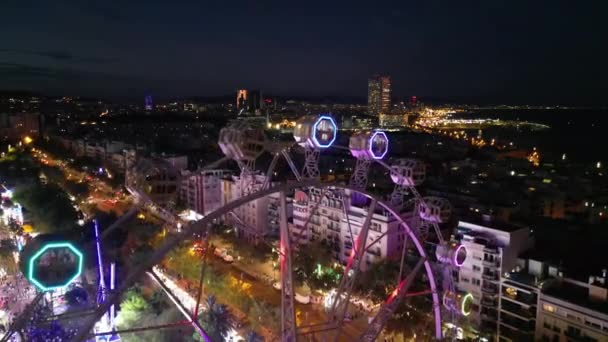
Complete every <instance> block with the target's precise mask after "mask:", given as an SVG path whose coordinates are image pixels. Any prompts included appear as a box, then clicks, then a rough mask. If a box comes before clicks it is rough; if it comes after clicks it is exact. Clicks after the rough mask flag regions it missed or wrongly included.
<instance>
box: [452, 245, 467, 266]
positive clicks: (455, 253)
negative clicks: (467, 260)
mask: <svg viewBox="0 0 608 342" xmlns="http://www.w3.org/2000/svg"><path fill="white" fill-rule="evenodd" d="M461 249H464V252H465V253H466V252H467V248H466V247H465V246H464V245H459V246H458V248H456V250H455V251H454V265H455V266H456V267H461V266H462V265H464V260H462V262H460V263H459V262H458V252H460V250H461Z"/></svg>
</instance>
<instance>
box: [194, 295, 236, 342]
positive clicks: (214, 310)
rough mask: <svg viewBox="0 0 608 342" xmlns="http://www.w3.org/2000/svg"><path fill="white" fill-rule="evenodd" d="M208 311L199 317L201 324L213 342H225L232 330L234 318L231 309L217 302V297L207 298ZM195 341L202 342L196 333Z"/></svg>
mask: <svg viewBox="0 0 608 342" xmlns="http://www.w3.org/2000/svg"><path fill="white" fill-rule="evenodd" d="M205 306H206V307H207V309H206V310H205V311H203V312H202V313H201V314H200V315H199V318H198V319H199V323H200V324H201V327H202V328H203V329H204V330H205V332H206V333H207V335H209V337H210V338H211V340H212V341H223V340H224V337H226V336H228V332H229V331H230V329H231V328H232V326H231V324H232V321H233V320H234V316H233V315H232V312H230V309H229V308H228V307H227V306H226V305H224V304H220V303H218V302H217V300H216V298H215V296H207V299H206V300H205ZM193 338H194V340H195V341H202V339H201V337H200V336H199V335H198V334H197V333H194V336H193Z"/></svg>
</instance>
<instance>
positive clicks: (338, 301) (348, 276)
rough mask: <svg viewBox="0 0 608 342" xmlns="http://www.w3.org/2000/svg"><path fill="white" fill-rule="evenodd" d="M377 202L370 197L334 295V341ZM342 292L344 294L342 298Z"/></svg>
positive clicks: (332, 309) (338, 333) (363, 252)
mask: <svg viewBox="0 0 608 342" xmlns="http://www.w3.org/2000/svg"><path fill="white" fill-rule="evenodd" d="M377 203H378V201H377V200H376V199H372V201H371V203H370V205H369V208H368V210H367V216H366V217H365V221H364V222H363V225H362V226H361V230H360V231H359V234H358V236H357V237H356V242H355V244H354V245H353V249H352V252H351V256H350V257H349V259H348V262H347V264H346V267H345V269H344V275H343V276H342V279H341V281H340V287H339V288H338V291H337V292H336V296H335V299H334V302H333V304H332V308H331V311H330V314H331V315H332V318H333V319H334V321H335V322H338V329H337V331H336V337H335V340H336V341H337V340H338V338H339V336H340V333H341V330H342V322H343V321H344V316H345V315H346V311H347V309H348V303H349V301H350V296H351V293H352V290H353V286H354V285H355V279H356V278H357V275H358V273H359V271H360V269H361V262H362V261H363V256H364V254H365V243H366V242H367V235H368V232H369V227H370V225H371V223H372V218H373V216H374V213H375V211H376V204H377ZM351 271H352V272H351ZM342 294H345V295H344V299H343V300H342Z"/></svg>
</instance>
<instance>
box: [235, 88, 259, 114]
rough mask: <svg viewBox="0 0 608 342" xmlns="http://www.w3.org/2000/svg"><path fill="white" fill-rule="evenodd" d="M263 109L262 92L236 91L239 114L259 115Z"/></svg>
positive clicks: (254, 90)
mask: <svg viewBox="0 0 608 342" xmlns="http://www.w3.org/2000/svg"><path fill="white" fill-rule="evenodd" d="M262 107H263V101H262V92H260V91H259V90H256V89H249V90H248V89H239V90H237V91H236V109H237V111H238V113H242V112H247V113H250V114H259V112H260V109H262Z"/></svg>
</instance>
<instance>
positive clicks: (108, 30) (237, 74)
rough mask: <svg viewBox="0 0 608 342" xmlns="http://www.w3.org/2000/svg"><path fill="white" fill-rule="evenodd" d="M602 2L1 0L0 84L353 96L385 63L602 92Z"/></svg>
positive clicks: (392, 68) (408, 78)
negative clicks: (33, 0) (32, 0)
mask: <svg viewBox="0 0 608 342" xmlns="http://www.w3.org/2000/svg"><path fill="white" fill-rule="evenodd" d="M602 6H605V5H604V4H588V3H587V4H578V3H577V4H571V3H566V2H547V3H534V4H529V3H525V4H523V3H522V4H512V3H509V4H508V5H507V4H506V3H505V4H483V5H479V6H466V5H462V4H442V5H437V4H411V3H400V4H393V5H387V4H378V5H377V6H375V7H370V6H369V4H359V3H349V4H348V6H341V5H340V4H339V3H332V4H323V6H321V5H318V4H315V3H307V4H306V5H300V7H298V8H293V7H290V6H286V5H285V4H281V3H278V2H272V1H271V2H267V3H264V4H261V5H260V4H256V5H244V4H239V3H232V4H220V5H209V6H205V5H200V4H194V3H182V4H178V5H176V4H171V5H170V6H169V5H168V4H163V3H160V2H152V3H147V4H146V6H141V5H140V4H135V3H128V4H118V3H114V2H110V3H103V4H102V3H98V4H95V5H82V4H80V3H77V2H70V1H61V2H58V3H53V4H52V5H50V4H41V5H40V6H37V7H28V6H27V5H23V4H20V5H14V4H9V5H7V6H6V8H5V9H4V10H3V15H2V23H3V24H2V25H3V27H4V28H5V29H4V30H2V33H0V38H2V40H3V42H5V44H4V45H3V48H2V49H0V76H1V77H0V89H26V90H33V91H38V92H43V93H50V94H54V95H58V94H69V95H83V96H91V95H95V96H100V97H109V98H122V97H124V96H126V95H125V94H129V95H128V96H130V97H132V98H140V97H141V96H142V95H144V94H145V93H148V92H150V93H152V94H154V95H155V97H160V98H163V97H174V96H179V97H182V96H217V95H225V94H230V93H232V92H233V91H234V90H236V89H240V88H249V89H263V90H264V92H265V93H269V94H270V93H271V94H276V95H284V96H297V95H300V96H357V97H364V96H365V94H366V82H365V80H366V79H367V78H369V77H370V75H373V74H376V73H386V74H390V75H391V76H392V79H393V94H394V96H395V97H407V96H410V95H418V96H421V97H433V98H445V99H447V100H461V101H483V102H495V103H500V102H502V103H524V102H527V103H563V104H605V99H604V98H605V96H603V94H604V93H605V92H606V83H605V82H603V80H604V79H606V68H605V66H604V65H603V62H602V61H603V60H604V59H605V56H606V49H605V48H604V47H603V46H601V45H600V44H598V43H597V42H599V41H601V38H600V37H602V36H603V35H605V33H606V32H605V31H606V29H605V25H601V21H600V20H601V18H600V15H599V13H602V12H604V13H605V11H603V10H602ZM562 13H568V14H569V18H568V22H569V24H568V25H565V24H564V21H563V18H562V16H561V14H562ZM22 18H29V19H30V20H29V21H24V20H22ZM173 18H179V20H177V19H173ZM25 23H28V25H25ZM57 23H59V24H57ZM136 23H137V24H136ZM318 23H324V24H323V25H318ZM74 24H78V27H79V30H78V31H74V30H73V27H74ZM49 27H50V29H49ZM277 27H281V29H280V30H277V29H276V28H277ZM39 32H45V33H44V34H39ZM169 51H171V53H169ZM243 56H246V58H242V57H243Z"/></svg>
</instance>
